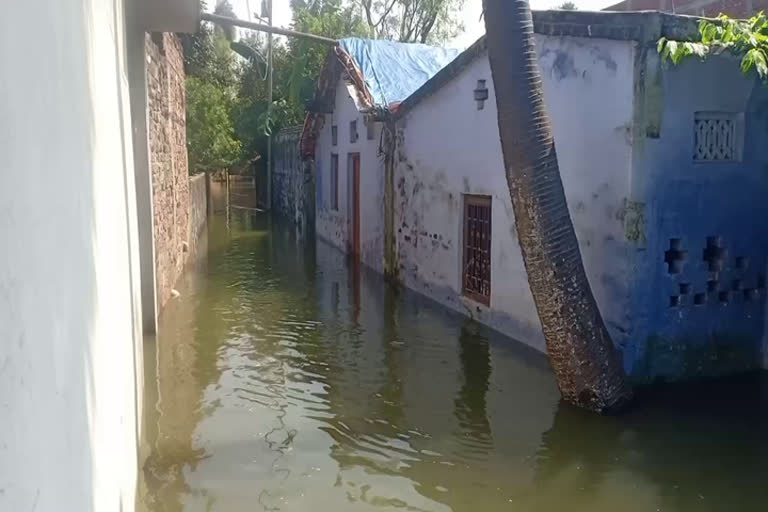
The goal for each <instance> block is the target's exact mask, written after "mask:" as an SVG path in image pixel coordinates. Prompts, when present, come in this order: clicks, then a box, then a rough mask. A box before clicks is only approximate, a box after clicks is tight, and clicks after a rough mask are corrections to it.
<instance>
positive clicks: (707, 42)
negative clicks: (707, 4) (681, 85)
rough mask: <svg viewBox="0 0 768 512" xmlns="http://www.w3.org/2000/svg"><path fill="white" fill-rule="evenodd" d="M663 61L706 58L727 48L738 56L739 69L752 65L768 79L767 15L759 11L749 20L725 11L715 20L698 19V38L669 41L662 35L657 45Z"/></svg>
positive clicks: (743, 71)
mask: <svg viewBox="0 0 768 512" xmlns="http://www.w3.org/2000/svg"><path fill="white" fill-rule="evenodd" d="M656 49H657V51H658V52H659V54H660V55H661V60H662V61H667V60H670V61H672V63H673V64H679V63H680V62H681V61H682V60H683V59H685V58H686V57H689V56H692V55H695V56H697V57H699V58H700V59H705V58H707V57H708V56H709V55H711V54H713V53H714V54H719V53H722V52H724V51H727V52H729V53H731V54H733V55H736V56H740V57H741V63H740V66H741V71H742V73H745V74H746V73H749V72H750V70H752V69H753V68H754V69H755V71H756V72H757V75H758V76H759V77H760V79H761V80H763V81H764V82H766V83H768V54H767V53H766V52H768V19H767V18H766V17H765V15H764V14H763V12H762V11H760V12H759V13H757V14H756V15H755V16H753V17H751V18H749V19H748V20H734V19H731V18H729V17H728V16H726V15H725V14H721V15H719V16H718V17H717V18H716V19H715V20H714V21H713V20H708V19H702V20H701V21H700V22H699V41H672V40H669V39H667V38H665V37H662V38H660V39H659V42H658V44H657V46H656Z"/></svg>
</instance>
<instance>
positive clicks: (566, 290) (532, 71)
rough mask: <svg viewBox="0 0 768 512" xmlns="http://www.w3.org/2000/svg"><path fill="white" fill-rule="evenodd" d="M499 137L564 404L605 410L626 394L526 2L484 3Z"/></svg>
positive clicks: (490, 0) (486, 0) (502, 0)
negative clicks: (584, 252) (564, 176)
mask: <svg viewBox="0 0 768 512" xmlns="http://www.w3.org/2000/svg"><path fill="white" fill-rule="evenodd" d="M483 3H484V6H485V26H486V32H487V38H488V39H487V41H488V56H489V60H490V64H491V75H492V77H493V83H494V87H493V89H494V91H495V94H496V104H497V110H498V123H499V136H500V138H501V148H502V153H503V156H504V167H505V169H506V176H507V184H508V186H509V194H510V196H511V198H512V206H513V209H514V212H515V224H516V227H517V232H518V237H519V240H520V249H521V251H522V254H523V261H524V262H525V268H526V270H527V272H528V283H529V285H530V287H531V293H532V294H533V299H534V302H535V303H536V309H537V311H538V314H539V319H540V320H541V325H542V329H543V331H544V339H545V341H546V346H547V355H548V357H549V361H550V364H551V365H552V368H553V370H554V372H555V375H556V377H557V383H558V387H559V388H560V392H561V394H562V396H563V398H564V399H566V400H567V401H569V402H571V403H573V404H576V405H578V406H580V407H584V408H586V409H590V410H593V411H598V412H610V411H614V410H617V409H620V408H622V407H624V406H625V405H626V404H627V403H628V402H629V400H630V399H631V396H632V390H631V388H630V386H629V384H628V383H627V380H626V376H625V375H624V371H623V366H622V364H621V359H620V357H619V354H618V352H617V351H616V349H615V348H614V346H613V342H612V341H611V337H610V335H609V334H608V331H607V330H606V328H605V324H604V323H603V318H602V316H601V315H600V310H599V309H598V307H597V304H596V303H595V299H594V296H593V295H592V290H591V288H590V286H589V281H588V280H587V276H586V274H585V272H584V265H583V263H582V261H581V253H580V251H579V244H578V241H577V240H576V233H575V232H574V230H573V224H572V222H571V217H570V214H569V212H568V205H567V203H566V200H565V192H564V191H563V183H562V181H561V179H560V169H559V168H558V165H557V155H556V154H555V143H554V140H553V138H552V130H551V128H550V123H549V118H548V117H547V113H546V110H545V107H544V100H543V91H542V86H541V75H540V74H539V67H538V62H537V59H536V49H535V47H534V39H533V19H532V18H531V11H530V8H529V6H528V1H527V0H484V2H483Z"/></svg>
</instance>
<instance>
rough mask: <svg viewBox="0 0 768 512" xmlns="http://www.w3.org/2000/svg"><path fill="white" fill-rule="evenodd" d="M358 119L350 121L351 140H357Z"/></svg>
mask: <svg viewBox="0 0 768 512" xmlns="http://www.w3.org/2000/svg"><path fill="white" fill-rule="evenodd" d="M357 138H358V135H357V120H354V121H350V122H349V142H357Z"/></svg>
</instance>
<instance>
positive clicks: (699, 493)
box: [141, 213, 768, 511]
mask: <svg viewBox="0 0 768 512" xmlns="http://www.w3.org/2000/svg"><path fill="white" fill-rule="evenodd" d="M210 247H211V249H210V256H209V259H208V264H207V267H206V268H205V269H203V271H201V272H199V273H192V274H188V276H187V277H186V281H185V283H184V284H183V286H182V290H181V291H182V297H181V299H180V300H177V301H175V302H174V303H172V305H171V306H170V307H169V308H168V310H167V311H166V312H165V313H164V315H163V318H162V319H161V331H160V333H159V335H158V340H159V341H158V343H157V349H156V350H155V351H154V352H153V353H152V355H151V356H148V359H149V360H148V365H147V366H148V371H147V386H146V387H147V397H146V401H147V403H150V404H156V407H154V408H151V410H150V414H149V415H148V426H147V430H146V432H147V440H148V444H149V445H150V448H149V449H150V452H151V453H150V456H149V458H148V459H147V463H146V465H145V468H144V471H143V475H144V486H145V492H144V493H143V496H142V499H141V501H142V505H143V506H144V507H145V508H146V509H147V510H152V511H198V510H200V511H202V510H206V511H209V510H210V511H232V510H281V511H305V510H313V511H314V510H364V509H377V510H382V509H384V510H386V509H401V508H405V509H409V510H437V511H443V510H472V511H478V510H533V511H550V510H569V511H570V510H589V511H600V510H606V511H608V510H610V511H613V510H637V511H640V510H657V509H658V510H679V511H687V510H726V509H730V508H734V509H738V510H762V506H763V503H762V500H763V499H764V498H765V493H764V491H763V490H762V488H761V484H762V482H763V481H764V480H765V477H766V476H768V475H767V474H766V468H767V467H768V465H767V464H766V462H765V461H766V455H768V453H766V444H765V443H764V442H761V434H760V431H761V429H763V431H764V429H765V427H766V418H765V414H764V413H761V412H760V411H761V406H762V410H764V409H765V407H764V406H765V404H766V400H765V395H764V393H763V394H761V392H760V390H759V388H758V387H757V386H756V380H755V379H745V380H743V381H742V382H737V381H730V382H728V383H720V384H717V385H712V386H710V387H708V388H701V387H697V388H692V389H691V390H678V391H676V392H675V393H670V392H669V391H664V392H663V393H662V394H661V395H659V396H654V397H653V398H652V399H649V400H648V401H647V403H646V404H645V405H641V407H639V408H638V409H637V410H636V411H634V412H633V413H632V414H631V415H628V416H626V417H622V418H600V417H597V416H595V415H592V414H588V413H583V412H581V411H578V410H575V409H572V408H570V407H568V406H566V405H563V404H561V403H560V401H559V395H558V393H557V389H556V387H555V383H554V380H553V378H552V375H551V373H550V371H549V369H548V367H547V364H546V362H545V361H544V359H543V358H542V357H541V356H540V355H539V354H536V353H534V352H532V351H530V350H528V349H526V348H524V347H521V346H518V345H516V344H515V343H513V342H511V341H510V340H508V339H505V338H503V337H502V336H499V335H498V334H495V333H493V332H492V331H489V330H487V329H484V328H482V327H481V326H478V325H477V324H474V323H472V322H470V321H468V320H466V319H465V318H463V317H459V316H457V315H454V314H452V313H450V312H447V311H445V310H444V309H442V308H440V307H439V306H436V305H434V304H433V303H431V302H429V301H427V300H425V299H423V298H420V297H419V296H416V295H414V294H412V293H410V292H407V291H400V292H399V293H395V292H393V291H392V290H391V289H390V288H388V287H387V286H386V285H385V284H384V282H383V281H382V280H381V278H380V277H379V276H378V275H375V274H373V273H370V272H369V271H366V270H365V269H361V270H360V271H359V273H355V272H352V271H351V270H350V268H349V267H348V265H347V264H346V261H345V259H344V257H343V255H341V254H340V253H338V252H337V251H336V250H335V249H333V248H331V247H329V246H327V245H325V244H324V243H322V242H318V243H317V244H316V245H315V244H314V243H313V244H303V243H301V242H300V241H299V240H298V238H297V237H296V235H295V231H294V230H293V229H291V228H284V227H276V228H272V227H271V226H270V225H269V222H268V219H267V218H266V217H263V216H254V215H251V214H247V213H240V214H233V215H232V217H231V218H230V219H229V221H228V224H227V221H226V220H225V219H224V218H218V217H216V218H213V219H212V220H211V225H210ZM354 276H357V277H354ZM148 352H150V350H148ZM735 396H739V397H740V400H738V401H735V400H734V397H735ZM684 404H685V406H683V405H684Z"/></svg>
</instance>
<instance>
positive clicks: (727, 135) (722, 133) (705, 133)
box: [693, 112, 742, 162]
mask: <svg viewBox="0 0 768 512" xmlns="http://www.w3.org/2000/svg"><path fill="white" fill-rule="evenodd" d="M741 118H742V116H741V115H740V114H735V113H729V112H696V114H695V117H694V121H693V124H694V150H693V159H694V160H695V161H697V162H728V161H731V162H733V161H739V160H741V133H740V132H741Z"/></svg>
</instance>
